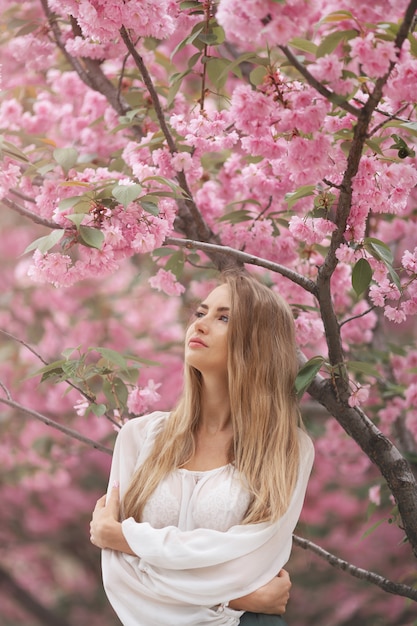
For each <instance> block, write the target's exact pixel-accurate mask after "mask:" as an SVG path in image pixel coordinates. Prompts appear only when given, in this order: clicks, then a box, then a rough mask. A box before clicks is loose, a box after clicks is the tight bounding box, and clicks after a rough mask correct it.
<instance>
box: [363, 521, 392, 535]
mask: <svg viewBox="0 0 417 626" xmlns="http://www.w3.org/2000/svg"><path fill="white" fill-rule="evenodd" d="M386 521H387V520H386V519H380V520H378V521H377V522H375V524H372V526H370V527H369V528H368V529H367V530H366V531H365V532H364V533H363V535H362V539H365V538H366V537H368V535H371V534H372V533H373V532H374V530H376V529H377V528H378V526H381V524H384V523H385V522H386Z"/></svg>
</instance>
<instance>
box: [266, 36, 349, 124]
mask: <svg viewBox="0 0 417 626" xmlns="http://www.w3.org/2000/svg"><path fill="white" fill-rule="evenodd" d="M278 47H279V49H280V50H281V51H282V52H283V53H284V54H285V56H286V57H287V59H288V61H289V62H290V63H291V65H292V66H293V67H295V69H296V70H298V71H299V72H300V74H301V75H302V76H304V78H305V79H306V81H307V82H308V84H309V85H310V86H311V87H313V88H314V89H315V90H316V91H317V92H318V93H319V94H321V95H322V96H324V97H325V98H326V100H329V102H331V103H332V104H335V105H337V106H338V107H340V108H341V109H343V110H344V111H347V112H348V113H350V114H351V115H354V116H355V117H358V115H359V112H360V109H358V108H356V107H354V106H353V105H351V104H349V102H348V101H347V100H345V99H344V98H343V97H342V96H340V95H338V94H337V93H334V91H330V90H329V89H327V88H326V87H325V86H324V85H323V84H322V83H321V82H320V81H318V80H317V79H316V78H314V76H313V75H312V74H310V72H309V71H308V69H307V68H306V67H305V66H304V65H303V64H302V63H300V61H299V60H298V59H297V57H296V56H295V55H294V54H293V53H292V52H291V50H290V49H289V48H288V47H287V46H278Z"/></svg>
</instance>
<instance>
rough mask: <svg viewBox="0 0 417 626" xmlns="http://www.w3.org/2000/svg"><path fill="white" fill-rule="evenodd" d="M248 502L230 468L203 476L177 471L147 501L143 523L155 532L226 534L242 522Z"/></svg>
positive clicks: (205, 473) (226, 467) (195, 472)
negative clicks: (209, 530) (168, 528)
mask: <svg viewBox="0 0 417 626" xmlns="http://www.w3.org/2000/svg"><path fill="white" fill-rule="evenodd" d="M249 500H250V496H249V493H248V492H247V491H245V490H244V489H243V487H242V483H241V481H240V479H239V476H238V475H237V472H236V470H235V469H234V467H233V465H225V466H224V467H219V468H216V469H213V470H209V471H206V472H197V471H190V470H187V469H177V470H175V471H174V472H172V473H171V474H169V476H168V477H167V478H165V479H164V480H163V481H162V482H161V483H160V484H159V486H158V487H157V488H156V490H155V491H154V493H153V494H152V495H151V497H150V498H149V500H148V501H147V503H146V505H145V507H144V509H143V521H144V522H149V524H150V525H151V526H153V527H154V528H163V527H165V526H176V527H177V528H179V529H180V530H193V529H194V528H212V529H214V530H221V531H226V530H228V529H229V528H230V527H231V526H234V525H235V524H239V522H240V521H241V520H242V519H243V517H244V515H245V512H246V509H247V508H248V506H249Z"/></svg>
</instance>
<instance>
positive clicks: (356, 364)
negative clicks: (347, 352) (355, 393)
mask: <svg viewBox="0 0 417 626" xmlns="http://www.w3.org/2000/svg"><path fill="white" fill-rule="evenodd" d="M346 367H347V369H348V370H350V371H352V372H357V373H359V374H366V375H367V376H373V377H374V378H379V377H380V376H381V375H380V373H379V372H378V370H377V369H376V368H375V366H374V365H372V363H368V362H366V361H347V362H346Z"/></svg>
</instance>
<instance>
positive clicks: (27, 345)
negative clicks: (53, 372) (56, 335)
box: [0, 328, 119, 426]
mask: <svg viewBox="0 0 417 626" xmlns="http://www.w3.org/2000/svg"><path fill="white" fill-rule="evenodd" d="M0 333H1V334H2V335H6V337H9V339H12V340H13V341H16V342H17V343H20V344H21V345H22V346H24V347H25V348H27V349H28V350H29V351H30V352H32V354H33V355H35V356H36V357H37V358H38V359H39V360H40V361H42V363H43V364H44V365H49V363H48V361H45V359H44V358H43V357H42V356H41V355H40V354H39V353H38V352H36V350H34V349H33V348H32V346H30V345H29V344H28V343H26V341H23V339H19V338H18V337H15V335H12V334H11V333H9V332H7V330H3V329H2V328H0ZM62 382H64V383H67V385H69V386H70V387H72V388H73V389H75V390H76V391H78V393H80V394H81V395H82V396H84V398H85V399H86V400H88V401H89V402H95V401H96V398H94V396H91V395H90V394H88V393H87V392H85V391H84V390H83V389H82V388H81V387H78V385H76V384H75V383H73V382H72V381H71V380H69V379H67V378H66V379H64V380H63V381H62ZM0 384H1V383H0ZM104 417H105V418H106V419H108V420H109V422H111V424H113V426H119V424H118V422H116V420H114V419H113V418H112V416H111V415H109V413H107V412H106V413H104Z"/></svg>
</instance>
